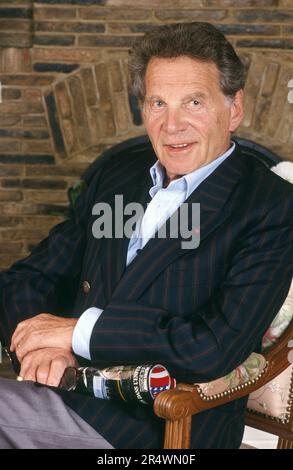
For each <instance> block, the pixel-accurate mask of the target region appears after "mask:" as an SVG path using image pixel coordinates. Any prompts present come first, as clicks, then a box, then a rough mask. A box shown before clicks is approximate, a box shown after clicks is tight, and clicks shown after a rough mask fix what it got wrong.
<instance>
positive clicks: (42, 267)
mask: <svg viewBox="0 0 293 470" xmlns="http://www.w3.org/2000/svg"><path fill="white" fill-rule="evenodd" d="M154 161H155V155H154V153H153V151H152V150H151V149H149V150H147V151H145V152H144V153H137V152H129V153H127V154H126V153H125V152H121V154H119V155H116V156H115V158H113V157H112V156H111V155H110V156H109V155H106V156H104V157H101V158H100V160H99V165H98V168H97V171H96V172H95V174H94V175H93V177H92V178H91V180H90V181H89V187H88V189H87V191H86V192H84V193H83V194H82V195H81V196H80V197H79V199H78V201H77V204H76V207H75V209H74V210H73V211H72V213H71V215H70V218H69V219H68V220H66V221H65V222H63V223H61V224H59V225H58V226H56V227H55V228H53V229H52V230H51V232H50V234H49V236H48V238H46V239H45V240H44V241H42V242H41V243H40V244H39V245H38V246H37V247H36V248H35V249H34V251H33V252H32V254H31V255H30V256H29V257H27V258H26V259H24V260H22V261H19V262H17V263H16V264H14V265H13V266H12V267H11V268H10V269H9V270H8V271H6V272H4V273H2V274H1V275H0V287H1V289H2V295H1V316H0V322H1V324H0V331H1V337H2V340H4V341H5V342H6V343H7V344H9V342H10V338H11V335H12V333H13V331H14V329H15V327H16V325H17V323H18V322H20V321H22V320H24V319H25V318H27V317H29V316H32V315H36V314H39V313H41V312H49V313H56V314H57V315H68V316H76V317H78V316H79V315H80V314H81V313H82V312H83V311H84V310H85V309H86V308H88V307H91V306H97V307H100V308H102V309H104V312H103V314H102V315H101V317H100V319H99V320H98V322H97V323H96V325H95V327H94V330H93V334H92V337H91V342H90V351H91V357H92V363H93V364H94V365H95V366H97V367H105V366H109V365H119V364H143V363H147V364H150V363H162V364H164V365H165V366H166V367H167V368H168V369H169V370H170V372H171V373H172V375H173V376H175V377H176V378H177V380H178V381H186V382H190V383H191V382H195V381H199V382H206V381H209V380H212V379H215V378H217V377H220V376H223V375H224V374H227V373H229V372H230V371H231V370H232V369H234V368H235V367H236V366H237V365H239V364H240V363H241V362H243V361H244V360H245V359H246V358H247V357H248V356H249V354H250V353H251V352H252V351H258V350H259V347H260V343H261V338H262V336H263V334H264V332H265V330H266V329H267V327H268V326H269V324H270V323H271V321H272V320H273V318H274V317H275V315H276V314H277V312H278V310H279V308H280V307H281V305H282V303H283V301H284V299H285V297H286V294H287V292H288V290H289V285H290V282H291V278H292V273H293V260H292V237H293V235H292V214H293V195H292V189H291V185H290V184H289V183H287V182H284V181H283V180H281V178H279V177H278V176H276V175H275V174H273V173H272V172H270V171H269V170H268V169H267V168H266V167H264V165H263V164H261V163H259V162H258V161H257V160H256V159H254V158H252V157H250V156H249V155H247V154H245V151H244V150H243V148H242V147H241V146H240V145H237V146H236V149H235V150H234V152H233V153H232V155H231V156H230V157H229V158H228V159H227V160H225V161H224V162H223V163H222V164H221V165H220V166H219V167H218V168H217V169H216V170H215V171H214V173H212V174H211V175H210V176H209V177H208V178H207V179H206V180H205V181H203V182H202V183H201V184H200V186H199V187H198V188H197V189H196V190H195V191H194V192H193V193H192V194H191V195H190V197H189V198H188V199H187V201H188V202H190V203H192V202H199V203H200V204H201V243H200V245H199V247H198V248H197V249H193V250H190V249H182V248H181V240H180V239H171V238H167V239H155V238H154V239H151V240H150V241H149V243H147V245H146V246H145V247H144V249H143V250H142V251H141V252H140V253H139V254H138V255H137V257H136V258H135V259H134V261H133V262H132V263H131V264H130V265H129V266H128V268H126V267H125V262H126V254H127V246H128V240H126V239H102V240H97V239H95V238H94V237H93V235H92V224H93V222H94V220H96V216H93V215H92V214H91V210H92V207H93V205H94V203H96V202H99V201H104V202H108V203H110V204H113V203H114V196H115V194H123V197H124V203H125V204H126V203H127V202H131V201H136V202H141V203H144V204H146V202H147V194H148V189H149V188H150V186H151V184H152V182H151V179H150V176H149V167H150V166H151V165H152V164H153V163H154ZM190 224H191V225H192V220H190ZM85 280H86V281H88V282H89V283H90V286H91V288H90V290H89V292H88V293H85V292H84V291H83V288H82V283H83V281H85ZM62 396H63V399H64V401H65V402H66V403H67V404H68V405H69V406H71V407H72V408H73V409H74V410H75V411H77V413H79V415H80V416H82V417H83V418H84V419H85V420H86V421H87V422H88V423H89V424H90V425H91V426H93V427H94V428H95V429H96V430H97V431H98V432H99V433H100V434H102V435H103V436H104V437H105V438H106V439H107V440H108V441H109V442H111V443H112V445H113V446H114V447H116V448H157V447H162V443H163V427H164V422H163V421H162V420H160V419H159V418H157V417H155V416H154V414H153V412H152V409H151V408H144V407H137V408H135V407H129V405H127V404H124V403H115V402H108V401H105V400H99V399H95V398H88V397H85V396H82V395H79V394H75V393H69V392H62ZM245 406H246V399H245V398H244V399H241V400H237V401H234V402H233V403H231V404H228V405H224V406H221V407H218V408H217V409H214V410H209V411H205V412H203V413H201V414H199V415H197V416H195V417H194V419H193V430H192V438H191V447H195V448H215V447H219V448H234V447H238V446H239V445H240V442H241V438H242V434H243V426H244V425H243V416H244V410H245Z"/></svg>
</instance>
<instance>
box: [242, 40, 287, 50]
mask: <svg viewBox="0 0 293 470" xmlns="http://www.w3.org/2000/svg"><path fill="white" fill-rule="evenodd" d="M236 47H259V48H268V49H292V48H293V39H241V40H239V41H236Z"/></svg>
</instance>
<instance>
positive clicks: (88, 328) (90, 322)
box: [72, 307, 103, 360]
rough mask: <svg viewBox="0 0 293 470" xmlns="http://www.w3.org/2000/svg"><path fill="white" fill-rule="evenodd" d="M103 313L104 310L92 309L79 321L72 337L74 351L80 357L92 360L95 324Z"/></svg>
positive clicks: (84, 313)
mask: <svg viewBox="0 0 293 470" xmlns="http://www.w3.org/2000/svg"><path fill="white" fill-rule="evenodd" d="M102 313H103V310H102V309H100V308H97V307H91V308H88V309H87V310H86V311H85V312H83V314H82V315H81V317H80V318H79V319H78V322H77V323H76V325H75V328H74V330H73V336H72V349H73V351H74V352H75V354H77V355H78V356H81V357H84V358H85V359H88V360H91V355H90V339H91V335H92V332H93V328H94V326H95V323H96V322H97V320H98V319H99V317H100V315H101V314H102Z"/></svg>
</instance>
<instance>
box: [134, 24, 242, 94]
mask: <svg viewBox="0 0 293 470" xmlns="http://www.w3.org/2000/svg"><path fill="white" fill-rule="evenodd" d="M180 56H187V57H190V58H191V59H197V60H201V61H205V62H213V63H214V64H215V65H216V66H217V68H218V70H219V74H220V87H221V90H222V92H223V93H224V95H226V96H227V97H230V98H233V97H234V96H235V93H236V92H237V91H238V90H240V89H242V88H244V85H245V72H244V66H243V64H242V62H241V60H240V58H239V57H238V55H237V54H236V52H235V50H234V48H233V46H232V45H231V44H230V42H229V41H228V40H227V39H226V38H225V36H224V35H223V33H221V31H219V30H218V29H217V28H215V26H213V25H211V24H209V23H202V22H193V23H175V24H167V25H163V26H158V27H156V28H154V29H152V30H151V31H150V32H148V33H146V34H145V35H144V36H143V37H142V38H139V39H138V40H137V41H136V42H135V44H134V46H133V48H132V50H131V51H130V60H129V73H130V79H131V86H132V92H133V94H134V95H135V96H137V98H138V99H139V100H140V101H142V102H143V101H144V98H145V74H146V69H147V66H148V63H149V62H150V60H151V59H152V58H154V57H158V58H176V57H180Z"/></svg>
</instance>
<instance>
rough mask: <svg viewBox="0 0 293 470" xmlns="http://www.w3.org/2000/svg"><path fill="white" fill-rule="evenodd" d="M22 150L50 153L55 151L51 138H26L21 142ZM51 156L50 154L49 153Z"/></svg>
mask: <svg viewBox="0 0 293 470" xmlns="http://www.w3.org/2000/svg"><path fill="white" fill-rule="evenodd" d="M21 151H22V152H29V153H30V152H43V153H44V154H46V153H48V154H50V153H51V152H52V151H53V148H52V145H51V142H50V141H49V140H31V141H29V140H26V141H22V142H21ZM47 156H49V155H47ZM53 162H54V159H53Z"/></svg>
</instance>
